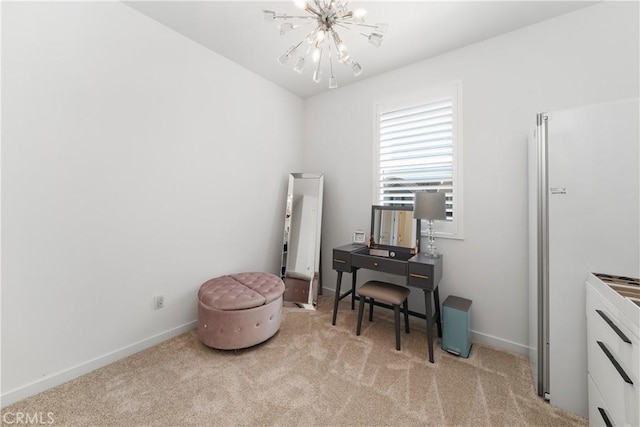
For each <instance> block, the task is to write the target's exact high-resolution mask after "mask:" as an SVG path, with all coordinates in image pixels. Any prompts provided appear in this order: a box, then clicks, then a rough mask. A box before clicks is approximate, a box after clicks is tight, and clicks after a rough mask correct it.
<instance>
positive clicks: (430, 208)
mask: <svg viewBox="0 0 640 427" xmlns="http://www.w3.org/2000/svg"><path fill="white" fill-rule="evenodd" d="M413 217H414V218H416V219H419V220H422V219H425V220H427V224H428V225H429V229H428V231H427V242H428V243H429V245H428V246H427V251H426V252H425V254H426V255H428V256H431V257H437V256H438V254H437V253H436V245H435V241H436V239H435V236H434V230H433V221H434V220H445V219H447V212H446V207H445V194H444V193H440V192H437V193H434V192H428V191H420V192H417V193H416V198H415V203H414V205H413Z"/></svg>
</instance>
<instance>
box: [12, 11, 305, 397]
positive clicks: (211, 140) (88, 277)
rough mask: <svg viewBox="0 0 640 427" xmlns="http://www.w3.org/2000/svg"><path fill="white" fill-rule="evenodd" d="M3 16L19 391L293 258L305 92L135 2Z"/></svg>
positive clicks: (170, 330)
mask: <svg viewBox="0 0 640 427" xmlns="http://www.w3.org/2000/svg"><path fill="white" fill-rule="evenodd" d="M2 27H3V28H2V31H3V35H2V36H3V37H2V88H3V92H2V107H3V108H2V112H3V115H2V151H3V153H2V207H3V212H2V231H3V235H2V267H3V268H2V396H3V402H2V404H3V405H6V404H9V403H11V402H13V401H15V400H17V399H20V398H22V397H25V396H27V395H29V394H32V393H34V392H37V391H40V390H42V389H44V388H46V387H47V386H51V385H55V384H58V383H60V382H62V381H66V380H68V379H70V378H72V377H74V376H77V375H79V374H81V373H84V372H87V371H89V370H91V369H93V368H95V367H98V366H101V365H104V364H106V363H108V362H110V361H112V360H115V359H117V358H119V357H122V356H124V355H126V354H129V353H131V352H134V351H136V350H139V349H141V348H144V347H146V346H149V345H151V344H153V343H155V342H158V341H160V340H162V339H166V338H167V337H169V336H171V335H173V334H177V333H180V332H181V331H183V330H185V329H188V328H192V327H194V323H193V322H194V319H195V318H196V302H197V297H196V294H197V290H198V288H199V286H200V284H201V283H202V282H204V281H205V280H206V279H208V278H211V277H214V276H217V275H221V274H226V273H230V272H238V271H245V270H247V271H252V270H260V271H272V272H274V273H277V272H278V270H279V264H280V256H281V249H280V245H281V241H282V224H283V223H282V221H283V218H284V206H285V196H286V189H287V179H288V174H289V172H291V171H293V170H299V169H300V166H301V164H302V144H301V140H302V134H303V130H302V124H301V123H302V121H303V117H302V115H303V102H302V100H301V99H300V98H297V97H295V96H293V95H292V94H290V93H289V92H286V91H284V90H282V89H281V88H278V87H277V86H275V85H273V84H271V83H269V82H267V81H266V80H264V79H262V78H260V77H258V76H256V75H255V74H252V73H251V72H249V71H247V70H246V69H243V68H241V67H239V66H237V65H236V64H234V63H232V62H230V61H228V60H226V59H225V58H223V57H221V56H219V55H217V54H214V53H212V52H211V51H208V50H206V49H205V48H203V47H202V46H200V45H197V44H195V43H193V42H192V41H191V40H188V39H186V38H185V37H183V36H180V35H179V34H177V33H175V32H173V31H172V30H169V29H167V28H166V27H164V26H162V25H160V24H158V23H156V22H154V21H152V20H150V19H148V18H147V17H145V16H143V15H141V14H140V13H138V12H137V11H135V10H133V9H131V8H129V7H127V6H125V5H123V4H121V3H119V2H68V3H51V2H41V3H32V2H15V3H10V2H3V3H2ZM299 123H300V124H299ZM255 206H260V213H259V214H257V213H256V211H255ZM157 294H164V297H165V304H166V306H165V308H164V309H161V310H156V311H154V310H153V309H152V299H153V296H154V295H157Z"/></svg>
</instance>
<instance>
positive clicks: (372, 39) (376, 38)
mask: <svg viewBox="0 0 640 427" xmlns="http://www.w3.org/2000/svg"><path fill="white" fill-rule="evenodd" d="M383 37H384V36H383V35H382V34H378V33H371V34H369V37H368V39H369V43H371V44H372V45H374V46H375V47H380V45H381V44H382V38H383Z"/></svg>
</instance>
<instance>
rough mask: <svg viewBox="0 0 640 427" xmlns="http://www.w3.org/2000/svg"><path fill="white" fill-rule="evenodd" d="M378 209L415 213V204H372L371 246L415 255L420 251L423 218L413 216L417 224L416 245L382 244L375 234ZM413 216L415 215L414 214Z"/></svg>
mask: <svg viewBox="0 0 640 427" xmlns="http://www.w3.org/2000/svg"><path fill="white" fill-rule="evenodd" d="M376 211H407V212H411V213H412V214H413V205H395V206H394V205H391V206H386V205H385V206H383V205H372V206H371V234H370V237H369V247H370V248H373V249H387V250H393V251H395V252H409V253H411V254H413V255H415V254H417V253H418V252H420V232H421V231H420V225H421V223H422V221H421V220H419V219H417V218H413V221H415V222H414V224H415V234H414V236H413V238H414V243H415V244H414V246H412V247H410V248H408V247H405V246H393V245H381V244H379V243H377V242H376V241H375V240H374V238H373V236H374V234H375V225H376ZM412 217H413V215H412Z"/></svg>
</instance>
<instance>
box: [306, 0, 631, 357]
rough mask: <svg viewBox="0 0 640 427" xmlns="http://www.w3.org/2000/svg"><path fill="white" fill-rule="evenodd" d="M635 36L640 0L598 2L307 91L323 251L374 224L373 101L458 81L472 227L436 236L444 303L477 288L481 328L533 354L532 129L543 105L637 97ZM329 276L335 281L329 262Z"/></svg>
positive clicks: (415, 298)
mask: <svg viewBox="0 0 640 427" xmlns="http://www.w3.org/2000/svg"><path fill="white" fill-rule="evenodd" d="M389 34H390V37H391V32H390V33H389ZM638 40H639V31H638V3H637V2H606V3H600V4H597V5H594V6H591V7H588V8H585V9H581V10H579V11H577V12H574V13H571V14H567V15H564V16H560V17H558V18H555V19H552V20H549V21H546V22H543V23H540V24H537V25H534V26H530V27H527V28H524V29H521V30H519V31H515V32H512V33H509V34H505V35H503V36H500V37H496V38H493V39H490V40H487V41H484V42H481V43H478V44H475V45H472V46H468V47H466V48H463V49H459V50H457V51H454V52H451V53H449V54H445V55H441V56H438V57H436V58H433V59H430V60H427V61H424V62H420V63H417V64H414V65H412V66H409V67H405V68H402V69H398V70H395V71H392V72H389V73H386V74H384V75H380V76H377V77H374V78H371V79H367V80H363V81H361V82H359V83H357V84H354V85H350V86H346V87H344V88H339V89H336V90H334V91H331V92H329V93H326V94H323V95H318V96H316V97H313V98H310V99H307V100H306V101H305V110H306V111H305V120H306V121H305V143H306V145H305V169H308V170H314V171H320V172H323V173H325V176H326V181H325V199H324V200H325V204H324V212H323V243H322V247H323V251H324V254H323V259H325V260H330V259H332V257H331V250H332V248H333V247H335V246H339V245H342V244H345V243H348V242H349V241H350V239H351V236H352V233H353V231H354V230H356V229H363V230H369V222H370V206H371V204H372V203H374V201H373V200H372V188H373V181H372V180H373V171H372V167H373V166H372V165H373V135H374V133H373V131H374V110H373V108H374V107H373V105H374V103H376V102H379V101H381V100H384V99H385V97H389V96H392V95H394V94H411V93H412V91H415V90H416V89H419V88H429V87H431V86H434V85H439V84H442V83H447V82H451V81H455V80H460V81H461V82H462V109H463V139H464V157H463V160H464V166H463V175H464V209H465V212H464V237H465V238H464V240H445V239H438V241H437V245H438V251H439V252H441V253H443V254H444V275H443V278H442V281H441V282H440V297H441V302H442V301H443V300H444V299H445V298H446V297H447V295H449V294H453V295H458V296H462V297H465V298H470V299H471V300H473V319H472V329H473V330H474V331H475V334H474V339H475V340H479V341H484V342H488V343H491V344H493V345H497V346H500V347H502V348H506V349H509V350H513V351H517V352H521V353H523V354H526V353H527V347H526V346H527V342H528V330H527V325H528V296H527V280H528V270H527V250H528V249H527V239H528V236H527V159H526V155H527V150H526V141H527V135H528V133H529V131H530V129H531V127H532V125H533V124H534V123H535V114H536V113H537V112H541V111H547V110H553V109H559V108H568V107H572V106H579V105H584V104H590V103H597V102H604V101H610V100H615V99H622V98H630V97H637V96H638V75H639V67H638V60H639V58H638V52H639V43H638ZM380 54H381V55H383V54H384V50H382V51H381V52H380ZM422 244H423V245H424V244H425V241H423V242H422ZM322 277H323V285H324V287H325V288H330V289H333V288H334V287H335V278H336V273H335V272H334V271H332V270H331V263H330V262H326V263H324V265H323V276H322ZM358 277H359V279H358V283H359V284H360V283H363V281H364V280H366V279H367V278H369V277H371V273H368V272H366V271H360V272H359V275H358ZM388 279H389V280H397V278H394V276H389V277H388ZM349 280H350V279H349V275H347V276H346V278H345V279H344V282H345V285H343V291H344V289H345V288H344V287H345V286H348V283H347V282H348V281H349ZM423 300H424V298H423V296H422V293H421V292H419V291H418V290H414V291H413V292H412V294H411V296H410V301H409V303H410V307H411V308H412V309H414V310H416V311H422V312H423V313H424V302H423ZM338 321H339V318H338Z"/></svg>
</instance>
